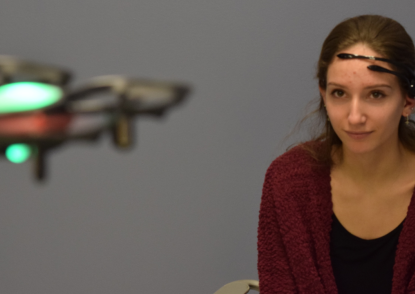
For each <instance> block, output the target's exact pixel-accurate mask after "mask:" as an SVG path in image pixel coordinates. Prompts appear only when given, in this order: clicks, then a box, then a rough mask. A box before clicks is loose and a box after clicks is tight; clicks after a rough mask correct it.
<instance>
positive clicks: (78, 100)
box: [0, 56, 190, 181]
mask: <svg viewBox="0 0 415 294" xmlns="http://www.w3.org/2000/svg"><path fill="white" fill-rule="evenodd" d="M71 77H72V74H71V73H70V72H69V71H68V70H66V69H63V68H58V67H55V66H49V65H43V64H39V63H36V62H31V61H26V60H21V59H19V58H16V57H13V56H0V156H3V157H4V158H6V159H8V160H9V161H11V162H13V163H22V162H25V161H27V160H32V161H33V165H34V176H35V179H36V180H38V181H43V180H44V179H45V178H46V174H47V173H46V157H47V153H48V152H49V151H50V150H52V149H54V148H57V147H59V146H61V145H63V144H65V143H67V142H69V141H79V140H86V141H93V142H95V141H97V140H98V139H99V138H100V137H101V135H102V134H103V133H105V132H109V133H110V134H111V136H112V138H113V142H114V145H115V147H116V148H120V149H125V148H131V147H132V146H133V142H134V132H133V120H134V118H135V117H136V116H142V115H150V116H156V117H161V116H163V115H164V114H165V113H166V112H167V111H168V110H169V109H170V108H172V107H174V106H176V105H178V104H180V103H181V102H183V101H184V100H185V98H186V96H188V94H189V92H190V87H189V86H187V85H185V84H181V83H170V82H161V81H155V80H150V79H139V78H131V77H126V76H120V75H108V76H99V77H95V78H92V79H90V80H89V81H87V82H85V83H84V84H81V85H80V86H77V87H70V86H69V82H70V80H71Z"/></svg>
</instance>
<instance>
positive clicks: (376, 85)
mask: <svg viewBox="0 0 415 294" xmlns="http://www.w3.org/2000/svg"><path fill="white" fill-rule="evenodd" d="M327 86H335V87H339V88H347V87H346V86H344V85H341V84H337V83H334V82H330V83H327ZM382 87H387V88H390V89H392V86H391V85H389V84H375V85H370V86H367V87H365V89H372V88H382Z"/></svg>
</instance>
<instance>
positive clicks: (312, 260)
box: [258, 147, 415, 294]
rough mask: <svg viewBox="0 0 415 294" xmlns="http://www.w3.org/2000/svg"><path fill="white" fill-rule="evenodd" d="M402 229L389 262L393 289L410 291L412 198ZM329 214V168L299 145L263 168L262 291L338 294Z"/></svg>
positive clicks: (414, 229) (413, 272)
mask: <svg viewBox="0 0 415 294" xmlns="http://www.w3.org/2000/svg"><path fill="white" fill-rule="evenodd" d="M413 199H414V197H413V196H412V201H411V203H410V205H409V207H408V214H407V217H406V220H405V222H404V225H403V229H402V231H401V235H400V237H399V241H398V247H397V251H396V256H395V264H394V267H393V279H392V294H403V293H413V294H415V203H414V202H415V201H414V200H413ZM332 214H333V204H332V202H331V186H330V167H328V166H324V165H321V164H320V165H319V164H317V163H316V162H315V161H314V160H313V159H312V158H311V157H310V156H309V155H308V153H307V152H306V151H304V150H303V149H302V148H301V147H295V148H293V149H291V150H290V151H288V152H286V153H285V154H283V155H281V156H280V157H278V158H277V159H276V160H275V161H274V162H273V163H272V164H271V166H270V167H269V168H268V171H267V173H266V176H265V183H264V187H263V194H262V201H261V208H260V213H259V227H258V274H259V287H260V291H261V294H277V293H278V294H279V293H290V294H291V293H306V294H313V293H318V294H320V293H321V294H323V293H328V294H337V286H336V282H335V279H334V276H333V270H332V267H331V260H330V230H331V222H332Z"/></svg>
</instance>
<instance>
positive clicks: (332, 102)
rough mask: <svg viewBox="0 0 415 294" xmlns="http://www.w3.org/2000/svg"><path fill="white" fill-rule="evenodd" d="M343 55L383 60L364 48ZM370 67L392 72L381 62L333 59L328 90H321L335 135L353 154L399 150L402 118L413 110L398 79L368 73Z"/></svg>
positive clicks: (329, 71)
mask: <svg viewBox="0 0 415 294" xmlns="http://www.w3.org/2000/svg"><path fill="white" fill-rule="evenodd" d="M339 53H340V52H339ZM342 53H352V54H358V55H369V56H377V57H382V56H380V54H378V53H376V52H375V51H373V50H371V49H370V48H368V47H366V46H365V45H363V44H357V45H354V46H352V47H350V48H348V49H347V50H343V51H342ZM336 55H337V54H336ZM371 64H376V65H379V66H382V67H384V68H387V69H390V70H393V69H392V68H391V67H390V65H389V64H388V63H386V62H382V61H374V60H367V59H340V58H338V57H334V60H333V62H332V63H331V64H330V65H329V67H328V72H327V88H326V89H322V88H320V93H321V95H322V97H323V100H324V102H325V105H326V109H327V114H328V116H329V118H330V122H331V124H332V126H333V129H334V131H335V132H336V134H337V135H338V136H339V138H340V140H341V141H342V143H343V148H347V149H348V150H349V151H351V152H354V153H366V152H370V151H374V150H376V149H378V148H382V147H387V146H392V145H391V144H395V146H396V144H397V142H398V124H399V121H400V119H401V116H405V117H406V116H407V115H409V114H410V112H411V108H412V107H413V106H414V100H413V99H410V98H409V97H406V95H405V94H404V93H403V92H402V91H401V88H400V86H399V83H398V78H397V77H396V76H394V75H392V74H388V73H380V72H375V71H372V70H369V69H368V68H367V67H368V66H369V65H371Z"/></svg>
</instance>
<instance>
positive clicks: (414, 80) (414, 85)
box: [337, 53, 415, 98]
mask: <svg viewBox="0 0 415 294" xmlns="http://www.w3.org/2000/svg"><path fill="white" fill-rule="evenodd" d="M337 57H339V58H341V59H371V60H379V61H384V62H388V63H390V64H393V65H394V66H396V67H397V68H399V69H402V70H403V72H397V71H392V70H389V69H386V68H384V67H381V66H379V65H369V66H368V67H367V68H368V69H370V70H373V71H377V72H385V73H390V74H393V75H395V76H397V77H398V78H399V79H401V80H402V81H403V82H404V83H405V85H406V86H407V90H408V96H409V97H411V98H414V97H415V72H414V70H413V69H411V68H410V67H409V66H407V65H406V64H402V63H399V62H396V61H393V60H390V59H386V58H381V57H375V56H367V55H357V54H351V53H340V54H337Z"/></svg>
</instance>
